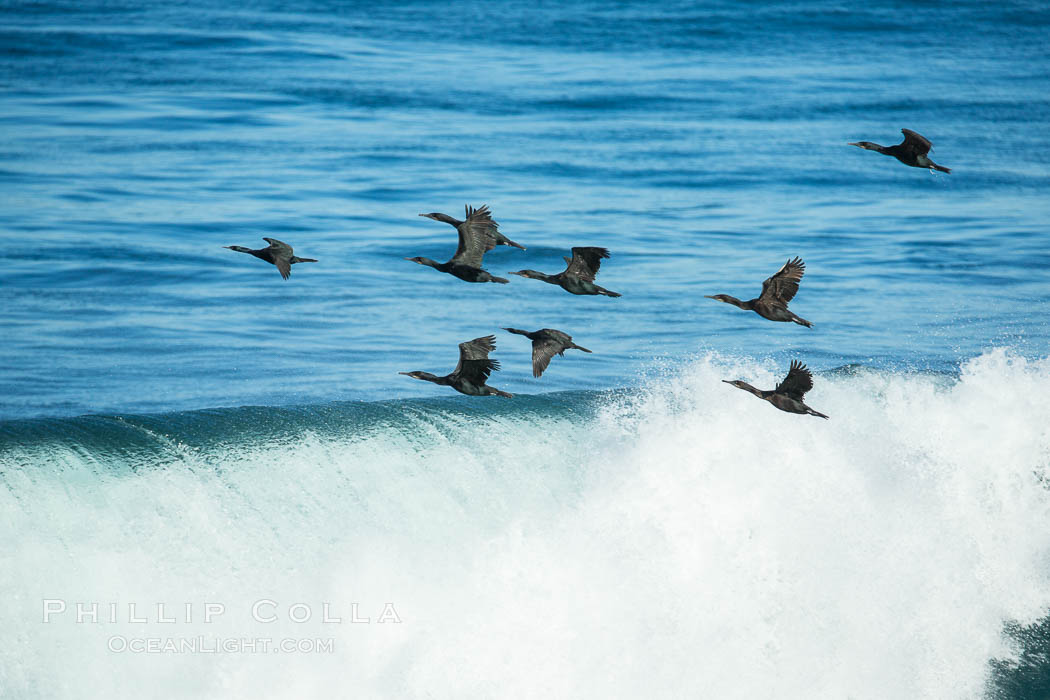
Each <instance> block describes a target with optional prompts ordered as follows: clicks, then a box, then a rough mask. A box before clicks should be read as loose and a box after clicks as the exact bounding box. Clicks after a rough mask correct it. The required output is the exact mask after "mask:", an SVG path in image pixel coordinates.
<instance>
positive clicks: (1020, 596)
mask: <svg viewBox="0 0 1050 700" xmlns="http://www.w3.org/2000/svg"><path fill="white" fill-rule="evenodd" d="M781 373H782V368H781V367H779V366H776V365H774V364H769V363H762V364H755V363H751V362H740V361H737V360H733V359H727V358H720V357H717V356H707V357H704V358H700V359H698V360H697V361H695V362H693V363H690V364H688V365H686V366H684V367H682V368H680V369H679V370H678V371H675V372H673V373H669V374H668V375H667V376H665V377H663V378H659V379H653V380H651V381H650V382H648V383H647V384H646V385H645V386H644V387H642V388H640V389H639V390H636V391H634V392H631V393H629V394H617V395H598V394H590V395H586V394H583V395H574V394H567V395H554V396H544V397H531V398H526V399H525V400H524V401H522V402H518V401H497V400H495V399H493V400H491V401H487V402H482V401H469V400H467V399H466V398H463V399H457V398H448V399H440V400H425V401H408V402H381V403H377V404H336V405H331V406H315V407H306V408H301V409H275V408H242V409H229V410H221V411H201V412H190V413H179V414H171V415H163V416H146V417H143V416H139V417H132V416H129V417H126V418H124V419H123V420H121V419H117V418H114V417H82V418H76V419H62V420H49V421H29V422H21V421H20V422H8V423H5V424H4V425H3V430H4V433H3V435H4V441H3V443H2V449H0V472H2V483H3V486H4V488H0V514H2V516H3V518H4V523H5V532H6V533H7V535H6V542H7V545H6V546H5V549H4V552H5V553H4V556H5V565H4V566H3V567H0V590H4V591H6V592H7V595H5V596H3V597H2V598H0V615H2V617H3V619H4V620H6V621H7V622H6V624H5V625H4V626H3V629H2V630H0V641H3V642H4V644H0V655H2V660H3V662H4V663H3V667H4V668H7V669H11V668H13V669H16V670H15V672H14V673H8V675H7V676H6V677H5V690H7V691H9V692H11V693H13V694H14V695H15V696H18V697H34V696H40V697H43V696H47V697H56V698H63V697H78V698H83V697H112V696H114V695H115V694H118V693H120V692H126V690H127V688H129V687H135V688H143V689H144V688H146V687H154V688H156V687H164V688H165V689H166V693H167V695H168V696H169V697H189V696H191V695H192V696H194V697H201V696H202V695H203V696H209V695H219V694H227V695H228V694H230V693H231V692H234V693H235V694H238V695H244V696H252V695H264V694H266V693H267V692H269V693H270V694H271V695H272V694H273V693H274V692H276V693H277V695H278V696H281V697H284V696H287V697H293V696H296V697H298V696H302V695H303V694H304V693H306V692H307V690H306V689H308V688H313V687H320V686H326V687H328V686H329V684H332V683H335V682H336V681H337V680H338V679H345V678H346V673H347V669H348V668H351V669H354V683H355V688H356V691H357V692H359V693H360V694H362V695H369V696H380V695H384V694H388V693H389V694H394V695H401V696H413V695H420V694H425V692H426V689H428V688H441V689H442V692H443V693H447V694H448V695H449V696H454V697H476V696H479V695H484V694H485V692H486V689H490V688H493V687H495V686H497V685H498V686H500V687H501V688H502V691H501V695H505V696H506V695H509V696H525V695H529V694H531V693H532V692H533V691H534V690H535V689H536V687H537V683H538V682H540V681H538V680H537V679H538V678H541V679H542V683H543V684H544V686H545V687H547V688H549V689H550V691H551V693H553V694H560V693H564V694H565V695H567V696H573V697H602V698H606V697H638V696H640V695H645V694H646V693H645V692H644V688H645V687H647V686H650V687H656V688H672V689H674V694H675V695H676V696H677V695H683V696H699V695H703V694H705V693H710V694H712V695H713V696H718V697H731V696H739V697H772V696H777V697H786V698H812V697H845V696H846V695H848V694H849V693H850V692H852V690H851V689H855V688H858V687H862V688H864V689H865V692H867V693H869V694H871V695H872V696H878V697H917V698H934V697H936V698H942V697H959V698H963V697H977V696H980V695H981V694H982V693H983V692H984V689H985V683H986V681H987V680H988V679H989V677H991V669H992V666H990V663H991V662H992V661H993V660H995V663H996V664H997V665H996V667H995V668H996V669H998V671H997V673H998V675H997V676H996V678H998V680H999V681H1000V682H1001V683H1002V684H1003V687H1007V688H1008V687H1011V686H1010V685H1009V683H1010V682H1011V680H1012V679H1016V678H1017V677H1021V678H1024V676H1023V674H1017V673H1015V674H1014V675H1010V674H1011V669H1012V668H1013V667H1012V666H1011V663H1012V659H1014V656H1013V654H1014V652H1012V651H1011V650H1010V649H1009V648H1008V646H1007V645H1006V643H1005V642H1004V637H1003V636H1002V633H1003V630H1004V622H1005V621H1014V622H1013V623H1012V624H1015V625H1023V624H1028V623H1031V622H1032V621H1034V620H1036V619H1037V618H1038V616H1039V615H1041V614H1043V612H1044V611H1045V610H1046V608H1047V605H1050V594H1048V591H1050V587H1048V586H1047V585H1046V584H1047V579H1046V567H1045V562H1046V561H1047V557H1048V555H1050V534H1048V533H1050V527H1047V526H1048V524H1050V500H1048V493H1047V489H1046V478H1047V469H1048V467H1050V462H1048V461H1047V455H1048V454H1050V450H1048V443H1047V434H1046V430H1045V426H1046V425H1048V424H1050V413H1048V408H1047V406H1046V403H1045V402H1044V401H1042V398H1041V397H1043V396H1045V395H1046V394H1047V392H1048V391H1050V361H1048V360H1042V361H1037V362H1033V361H1026V360H1025V359H1023V358H1021V357H1019V356H1017V355H1014V354H1010V353H1007V352H1005V351H996V352H993V353H989V354H987V355H984V356H982V357H980V358H977V359H975V360H973V361H970V362H968V363H966V364H965V365H963V366H962V367H961V368H960V369H959V372H958V376H957V377H950V376H946V375H930V374H904V373H893V372H884V371H878V370H867V369H859V370H858V369H856V368H854V369H851V370H845V371H842V372H839V373H836V374H833V375H830V376H818V378H817V382H816V386H815V387H814V389H813V391H812V392H811V393H810V395H809V396H808V397H807V398H808V400H809V402H810V403H811V404H812V405H813V406H814V407H816V408H818V409H819V410H821V411H823V412H826V413H827V414H829V415H830V416H831V419H830V420H828V421H823V420H819V419H816V418H811V417H804V416H796V415H790V414H786V413H782V412H780V411H777V410H775V409H773V408H772V407H770V406H769V405H767V404H765V403H763V402H760V401H758V400H757V399H755V398H754V397H753V396H750V395H748V394H746V393H745V392H742V391H738V390H736V389H734V388H732V387H730V386H728V385H726V384H723V383H722V382H721V381H720V380H722V379H726V378H741V379H745V380H748V381H750V382H752V383H753V384H755V385H757V386H760V387H767V386H772V385H773V384H774V383H775V382H776V380H777V379H778V377H779V376H780V374H781ZM482 407H484V408H482ZM45 601H46V602H45ZM56 601H62V602H64V603H65V604H66V609H65V610H64V611H62V612H55V611H57V610H58V607H59V603H58V602H56ZM260 601H262V603H261V604H262V606H263V612H264V613H265V614H264V615H262V617H265V618H266V619H269V617H270V614H271V613H272V614H274V615H276V617H277V619H276V620H274V621H272V622H269V621H267V622H263V621H260V620H259V619H257V616H255V615H253V612H252V611H253V607H255V606H256V604H258V603H260ZM266 601H272V605H271V603H269V602H266ZM77 602H81V603H84V604H90V603H91V602H96V603H98V604H99V610H100V611H101V612H100V618H101V619H100V620H99V621H98V622H97V623H77V622H76V618H75V611H76V608H75V604H76V603H77ZM131 603H134V604H135V605H136V608H135V610H136V612H135V614H134V615H130V613H129V610H128V605H129V604H131ZM157 603H163V604H164V605H165V608H164V611H162V612H161V614H159V615H158V611H157V607H156V606H157ZM45 604H46V605H49V606H50V608H49V609H50V610H52V612H54V614H53V615H52V617H51V618H49V620H50V621H49V622H47V623H44V622H42V619H43V618H42V615H43V614H44V607H43V606H44V605H45ZM111 604H115V605H116V606H117V607H116V608H115V612H113V617H114V618H115V621H113V622H110V621H109V618H110V607H109V606H110V605H111ZM187 604H189V605H190V611H191V612H190V613H189V618H190V619H189V620H187V619H186V617H187V614H186V612H185V610H186V605H187ZM208 604H221V605H223V606H224V613H223V614H222V615H220V616H218V617H217V618H216V619H214V620H212V621H211V622H207V623H206V622H204V619H203V615H204V611H205V606H206V605H208ZM296 604H301V605H303V606H306V608H308V609H309V610H310V611H311V612H312V617H311V618H310V619H309V620H307V621H303V622H296V621H295V620H293V619H291V618H290V616H289V613H290V610H291V608H292V606H293V605H296ZM325 604H327V605H328V606H329V607H328V611H329V613H330V615H331V616H333V617H339V618H341V620H342V622H341V623H326V622H324V610H325V608H324V605H325ZM387 604H391V605H392V606H393V609H394V611H395V612H396V614H397V617H398V619H399V620H400V622H396V623H395V622H389V621H388V622H389V624H387V623H382V624H380V623H379V622H378V620H379V619H380V618H381V615H382V614H383V611H384V610H385V609H386V608H385V606H386V605H387ZM354 606H356V607H354ZM296 610H297V611H298V612H293V614H296V615H299V614H305V612H304V611H303V609H302V608H297V609H296ZM354 610H356V611H357V614H358V615H359V616H360V617H362V618H363V617H368V618H370V622H368V623H352V622H350V620H351V619H352V617H353V611H354ZM256 612H258V610H256ZM172 616H173V617H174V618H175V620H176V621H175V622H172V623H163V622H160V621H158V617H165V618H167V617H172ZM129 617H137V618H139V617H145V618H146V620H147V621H146V622H144V623H136V622H132V621H130V620H129ZM1034 629H1038V628H1034ZM511 632H512V633H511ZM198 637H202V638H204V639H207V640H213V639H245V638H252V639H254V638H257V637H258V638H273V639H285V638H290V639H297V640H301V639H310V640H318V639H321V640H332V644H333V648H332V649H331V650H330V651H325V652H324V653H301V654H289V655H282V656H281V663H280V664H275V663H273V656H272V655H269V654H256V653H248V654H242V653H227V654H205V653H189V652H187V653H182V654H175V653H173V652H158V653H155V654H148V653H141V654H135V653H133V652H131V651H127V650H124V649H123V647H120V645H121V644H123V643H127V644H130V643H132V641H131V640H136V639H150V638H163V639H177V640H182V639H197V638H198ZM114 639H116V640H117V641H116V642H114V641H113V640H114ZM121 640H123V641H121ZM16 641H17V643H15V642H16ZM1025 643H1026V644H1029V645H1031V646H1030V648H1031V649H1037V648H1038V645H1039V644H1045V643H1046V640H1045V637H1039V636H1036V637H1034V638H1032V637H1029V638H1027V641H1026V642H1025ZM113 644H116V645H117V647H118V648H117V650H116V651H114V650H113V649H114V647H113V646H112V645H113ZM52 648H58V649H61V650H62V652H63V659H64V661H63V663H62V664H61V665H60V666H58V667H56V666H55V664H54V662H53V658H54V657H53V656H52V653H51V651H50V649H52ZM99 657H102V658H104V659H105V664H102V663H99V662H98V660H97V659H98V658H99ZM468 659H469V660H470V663H466V662H465V660H468ZM610 660H613V661H615V663H610ZM497 661H498V662H497ZM685 668H689V669H692V670H691V671H690V672H688V673H683V669H685ZM754 668H763V669H765V671H764V672H763V673H749V672H747V671H748V670H749V669H754ZM1028 668H1029V669H1030V665H1029V666H1028ZM537 669H543V672H542V673H541V674H539V676H538V675H537V674H538V671H537ZM282 679H283V680H282ZM288 679H292V680H291V681H289V680H288ZM296 679H299V680H296ZM288 682H290V683H291V685H290V686H286V685H281V683H288ZM268 688H269V689H270V690H269V691H268V690H267V689H268ZM274 688H280V690H277V691H273V689H274ZM1004 692H1006V691H1004ZM85 693H86V695H85ZM996 697H998V696H996ZM1011 697H1012V696H1011Z"/></svg>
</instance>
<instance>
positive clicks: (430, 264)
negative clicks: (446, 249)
mask: <svg viewBox="0 0 1050 700" xmlns="http://www.w3.org/2000/svg"><path fill="white" fill-rule="evenodd" d="M419 264H420V265H426V266H427V267H433V268H434V269H437V270H441V271H442V272H443V271H445V270H446V269H447V268H448V263H439V262H438V261H437V260H431V259H430V258H420V259H419Z"/></svg>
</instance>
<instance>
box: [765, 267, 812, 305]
mask: <svg viewBox="0 0 1050 700" xmlns="http://www.w3.org/2000/svg"><path fill="white" fill-rule="evenodd" d="M805 273H806V263H804V262H802V258H798V257H796V258H794V259H792V260H788V261H787V262H786V263H784V266H783V267H782V268H780V269H779V270H777V272H776V274H774V275H773V276H772V277H770V278H769V279H767V280H766V281H765V282H763V283H762V293H761V294H760V295H759V297H758V298H759V299H760V300H761V301H765V302H773V303H778V304H783V305H784V306H787V303H788V302H789V301H791V300H792V299H794V298H795V294H797V293H798V283H799V282H801V281H802V275H804V274H805Z"/></svg>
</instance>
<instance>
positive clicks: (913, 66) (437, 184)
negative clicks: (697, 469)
mask: <svg viewBox="0 0 1050 700" xmlns="http://www.w3.org/2000/svg"><path fill="white" fill-rule="evenodd" d="M3 8H4V12H3V16H2V18H0V87H2V91H0V122H2V131H3V139H2V141H0V232H2V236H3V240H4V249H5V253H4V258H5V263H4V273H3V275H2V278H0V323H2V324H3V327H4V329H5V332H4V336H5V339H4V342H3V343H2V345H0V417H6V418H12V417H28V416H41V415H75V414H81V413H86V412H116V411H159V410H174V409H193V408H207V407H215V406H237V405H243V404H256V405H274V404H300V403H310V402H324V401H330V400H344V399H346V400H355V399H363V400H376V399H384V398H400V397H409V396H430V395H434V392H435V391H441V390H439V389H437V388H435V387H431V386H428V385H423V384H421V383H418V382H415V381H413V380H411V379H409V378H407V377H401V376H398V375H397V372H398V371H404V370H413V369H425V370H429V371H433V372H436V373H439V374H443V373H445V372H447V371H450V370H451V369H452V368H453V367H454V366H455V364H456V360H457V349H456V344H457V343H459V342H461V341H463V340H467V339H470V338H474V337H477V336H481V335H487V334H489V333H497V338H498V342H499V350H498V352H497V353H496V357H498V358H499V359H501V360H502V361H503V365H504V371H503V372H502V373H500V374H499V375H497V377H498V379H499V381H498V382H496V381H495V380H494V382H493V383H494V384H496V385H497V386H501V387H503V388H504V389H507V390H509V391H513V392H516V393H540V392H548V391H556V390H565V389H602V388H609V387H622V386H631V385H636V384H638V383H639V381H640V378H641V377H642V376H644V375H645V374H647V373H650V372H652V371H653V369H654V368H656V367H662V366H664V365H665V364H666V363H668V362H671V363H675V362H677V361H679V360H680V359H681V358H684V357H688V356H690V355H692V354H696V353H703V352H706V351H710V350H715V351H719V352H722V353H725V354H727V355H734V356H735V355H743V356H749V357H756V358H767V357H769V356H772V357H773V358H774V359H775V360H776V361H778V362H780V363H781V364H783V363H786V362H787V361H788V359H789V358H794V357H799V358H802V359H803V360H805V361H807V362H808V363H809V364H810V365H811V366H812V367H814V368H815V369H818V370H825V369H830V368H834V367H839V366H842V365H846V364H862V365H869V366H875V367H888V368H906V369H933V370H937V371H949V372H951V371H955V370H957V367H958V364H959V363H960V362H961V361H964V360H965V359H967V358H970V357H973V356H976V355H978V354H980V353H981V352H982V351H983V350H985V349H988V348H990V347H995V346H1007V347H1012V348H1014V349H1016V350H1017V351H1019V352H1021V353H1023V354H1027V355H1042V354H1045V353H1046V352H1047V351H1048V349H1050V332H1048V327H1047V321H1046V317H1047V312H1048V310H1050V283H1048V281H1047V276H1046V270H1047V267H1048V265H1050V246H1048V244H1047V231H1046V226H1047V223H1046V222H1047V219H1048V215H1050V197H1048V192H1050V155H1048V154H1050V128H1048V126H1050V124H1048V121H1050V98H1048V95H1050V78H1048V71H1047V65H1048V57H1050V56H1048V54H1050V43H1048V42H1047V41H1046V36H1047V31H1048V28H1050V10H1048V9H1047V8H1046V6H1045V5H1043V4H1041V3H1014V4H1009V3H1008V4H996V5H989V4H987V3H954V4H953V5H952V6H951V7H941V6H940V5H938V4H930V5H926V4H918V5H911V4H900V5H897V4H893V3H883V2H876V3H868V4H867V5H866V6H865V7H864V8H862V9H856V10H847V9H846V6H834V5H826V4H823V3H794V2H783V3H775V2H774V3H749V4H746V5H739V4H736V3H708V4H706V5H704V6H702V7H697V6H695V5H694V4H692V3H678V2H669V3H659V4H654V3H646V2H636V3H618V4H607V3H598V2H593V3H592V2H571V3H549V4H548V3H514V2H510V3H492V4H490V3H480V2H479V3H474V2H453V3H443V4H435V3H424V2H415V3H413V2H408V3H393V4H378V5H376V4H373V3H347V2H303V3H295V5H294V9H289V7H288V6H286V5H285V4H283V3H277V2H266V1H264V0H258V1H256V2H250V3H239V7H238V8H237V9H231V6H229V5H228V4H226V3H219V2H212V1H207V0H191V1H189V2H181V3H164V4H160V3H141V2H105V3H103V2H92V1H88V2H83V1H81V0H77V2H41V3H4V4H3ZM901 127H908V128H911V129H914V130H916V131H918V132H920V133H922V134H924V135H925V136H927V137H928V138H929V139H930V140H932V141H933V143H934V146H935V150H934V153H933V157H934V159H935V160H937V161H938V162H940V163H944V164H946V165H948V166H950V167H951V168H953V173H952V174H951V175H944V174H941V173H937V174H930V173H929V172H927V171H925V170H922V169H918V168H908V167H905V166H903V165H901V164H900V163H898V162H896V161H895V160H893V159H891V158H888V157H885V156H881V155H878V154H876V153H871V152H867V151H862V150H860V149H857V148H852V147H849V146H847V145H846V143H847V142H849V141H856V140H871V141H876V142H879V143H883V144H892V143H897V142H898V140H899V138H900V128H901ZM467 203H469V204H472V205H475V206H478V205H480V204H482V203H487V204H489V206H490V207H491V208H492V211H493V213H494V217H495V219H496V220H497V221H498V222H499V223H500V225H501V228H502V230H503V231H504V232H505V233H506V234H507V235H508V236H510V237H511V238H513V239H514V240H517V241H520V242H522V243H524V244H525V245H526V246H527V247H528V251H527V252H524V253H523V252H522V251H519V250H515V249H510V248H500V249H499V250H496V251H493V252H492V253H489V254H488V255H487V256H486V259H485V264H486V267H487V268H488V269H490V270H491V271H492V272H493V273H495V274H499V275H502V274H504V273H506V272H509V271H512V270H519V269H522V268H532V269H538V270H544V271H548V272H554V271H557V270H559V269H561V266H562V265H563V263H562V261H561V256H562V255H565V254H568V252H569V248H571V247H572V246H575V245H598V246H604V247H607V248H609V249H610V250H611V251H612V258H611V259H610V260H608V261H606V263H605V264H604V265H603V268H602V271H601V275H600V277H599V280H598V281H599V283H600V284H603V285H604V286H606V287H608V288H610V289H613V290H616V291H619V292H621V293H622V294H623V297H622V298H620V299H610V298H604V297H599V298H591V297H575V296H571V295H569V294H566V293H565V292H563V291H561V290H560V289H558V288H557V287H553V286H550V285H545V284H543V283H541V282H537V281H533V280H526V279H524V278H519V277H512V278H511V279H512V282H511V284H509V285H491V284H490V285H472V284H467V283H464V282H460V281H459V280H457V279H454V278H452V277H451V276H449V275H443V274H440V273H438V272H436V271H433V270H430V269H428V268H424V267H421V266H418V265H415V264H413V263H411V262H406V261H405V260H403V258H405V257H410V256H415V255H423V256H427V257H431V258H434V259H437V260H446V259H448V257H450V256H451V254H452V253H453V252H454V251H455V248H456V234H455V231H454V230H453V229H452V228H451V227H449V226H447V225H445V224H442V223H439V222H434V221H430V220H427V219H422V218H419V217H418V214H419V213H423V212H431V211H441V212H445V213H449V214H452V215H461V214H462V211H463V206H464V204H467ZM262 236H270V237H275V238H278V239H281V240H284V241H287V242H289V243H290V244H292V245H293V246H294V247H295V249H296V252H297V253H298V254H300V255H302V256H304V257H314V258H318V259H320V260H321V262H320V263H318V264H315V265H300V266H296V267H295V268H294V274H293V275H292V278H291V279H290V280H289V281H287V282H284V281H282V280H281V279H280V277H279V276H278V275H277V272H276V270H275V269H274V268H272V267H270V266H268V265H266V264H265V263H262V262H260V261H258V260H255V259H253V258H250V257H248V256H245V255H241V254H238V253H234V252H232V251H228V250H224V249H223V248H222V246H224V245H244V246H248V247H262V246H264V245H265V243H264V242H263V241H262V240H261V238H262ZM794 255H798V256H801V257H802V258H803V259H804V260H805V261H806V264H807V272H806V277H805V280H804V282H803V284H802V289H801V291H800V293H799V295H798V296H797V297H796V299H795V301H794V302H793V304H792V308H794V309H795V310H796V311H797V312H798V313H799V314H800V315H801V316H803V317H805V318H808V319H810V320H811V321H813V323H814V324H815V325H814V328H813V329H811V330H808V329H806V328H803V327H801V326H795V325H791V326H787V325H781V324H772V323H769V322H766V321H764V320H763V319H761V318H759V317H758V316H756V315H754V314H752V313H745V312H743V311H739V310H736V309H733V308H732V307H729V306H726V305H723V304H719V303H718V302H715V301H712V300H709V299H704V298H703V295H704V294H715V293H729V294H732V295H734V296H737V297H741V298H745V299H746V298H750V297H751V296H755V295H757V292H758V291H759V289H760V287H761V282H762V280H763V279H765V278H766V277H767V276H768V275H769V274H771V273H772V272H774V271H775V270H776V269H777V268H778V267H779V266H780V265H781V264H783V262H784V261H785V260H787V259H788V258H789V257H791V256H794ZM501 326H515V327H520V328H528V329H535V328H541V327H553V328H560V329H563V330H566V331H567V332H569V333H570V334H572V335H573V336H574V337H575V338H576V340H577V342H579V343H580V344H582V345H585V346H587V347H589V348H591V349H593V350H594V351H595V353H594V354H593V355H590V356H586V357H584V356H582V355H581V356H577V357H571V358H566V359H565V360H564V361H563V360H562V359H560V358H559V360H557V361H556V362H554V363H553V365H552V368H551V369H550V370H549V371H548V372H547V374H546V375H545V376H544V377H543V378H542V379H541V380H539V381H537V380H534V379H533V378H532V377H531V375H530V372H529V367H528V347H527V343H526V342H525V340H524V339H521V338H517V337H515V336H510V335H507V334H506V333H503V332H502V331H500V330H499V328H500V327H501ZM444 391H447V390H444Z"/></svg>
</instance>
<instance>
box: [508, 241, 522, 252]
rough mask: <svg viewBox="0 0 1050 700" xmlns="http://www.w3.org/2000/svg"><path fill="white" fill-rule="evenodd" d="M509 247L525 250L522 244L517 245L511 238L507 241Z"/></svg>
mask: <svg viewBox="0 0 1050 700" xmlns="http://www.w3.org/2000/svg"><path fill="white" fill-rule="evenodd" d="M507 245H512V246H514V247H515V248H520V249H522V250H525V246H523V245H522V244H521V243H515V242H514V241H512V240H510V239H509V238H508V239H507Z"/></svg>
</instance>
